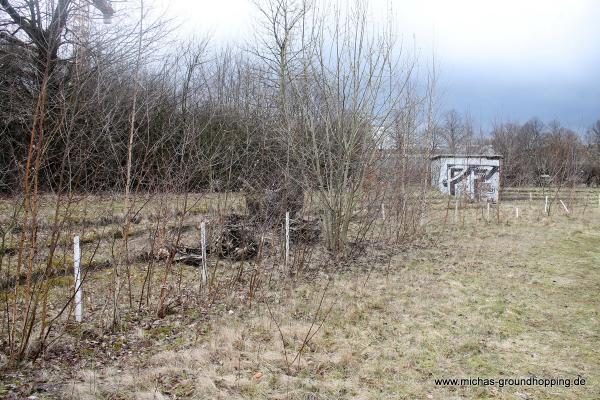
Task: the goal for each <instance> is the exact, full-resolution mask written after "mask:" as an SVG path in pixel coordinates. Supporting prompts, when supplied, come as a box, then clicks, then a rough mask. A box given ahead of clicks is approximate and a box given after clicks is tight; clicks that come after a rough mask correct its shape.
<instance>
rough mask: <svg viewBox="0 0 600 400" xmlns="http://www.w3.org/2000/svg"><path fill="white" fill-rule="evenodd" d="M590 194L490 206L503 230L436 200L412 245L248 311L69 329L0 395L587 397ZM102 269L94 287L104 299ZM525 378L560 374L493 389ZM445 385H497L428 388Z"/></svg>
mask: <svg viewBox="0 0 600 400" xmlns="http://www.w3.org/2000/svg"><path fill="white" fill-rule="evenodd" d="M594 196H596V194H595V193H592V195H590V199H591V200H590V202H589V204H587V203H584V202H578V203H575V202H570V203H568V207H570V210H569V213H568V214H567V213H566V211H564V210H563V209H562V206H560V205H558V206H557V205H556V204H555V205H554V206H553V207H554V208H553V209H552V214H551V216H550V217H547V216H545V215H544V214H543V202H542V201H540V200H538V199H535V201H533V202H529V201H527V200H520V201H510V202H503V203H502V205H501V210H500V214H499V215H500V222H498V214H496V212H495V211H496V210H495V209H494V208H492V210H491V214H490V217H488V216H487V214H486V213H487V210H486V208H484V207H475V206H471V207H468V208H465V209H460V210H459V211H458V213H457V214H456V215H454V212H455V211H454V208H453V207H452V206H451V207H450V209H449V210H448V211H446V207H445V204H444V201H442V200H440V201H438V204H437V206H436V207H435V210H434V211H433V212H432V213H431V214H430V216H429V220H428V222H427V224H426V232H425V233H424V234H423V235H421V236H420V237H419V238H418V239H417V240H416V241H414V242H411V243H409V244H401V245H390V244H386V245H381V246H374V248H372V249H369V250H368V251H367V252H366V253H365V254H364V255H363V256H362V257H361V258H360V259H358V260H357V262H355V263H352V264H351V265H349V266H348V267H344V268H337V270H336V271H335V272H332V271H326V270H322V271H319V270H318V269H316V270H313V271H311V273H308V274H306V276H304V277H302V278H301V279H287V280H284V284H281V285H277V286H274V287H271V288H269V289H268V290H264V291H263V292H261V294H260V297H259V298H257V299H256V300H255V301H253V302H252V303H249V302H248V301H246V300H245V297H244V296H245V295H241V294H239V295H235V294H231V295H228V296H227V297H225V298H220V299H219V302H218V304H215V305H214V306H213V307H212V308H211V310H210V312H205V310H201V309H195V308H183V309H180V310H178V312H176V313H173V314H171V315H168V316H167V317H165V318H164V319H160V320H157V319H155V318H153V317H152V316H151V315H148V316H146V317H143V318H142V320H140V321H131V329H129V330H127V329H124V330H123V331H122V332H120V333H113V334H107V333H105V334H99V333H97V331H96V330H94V329H93V327H92V326H90V325H89V324H87V325H86V324H84V325H83V326H81V327H80V326H70V327H69V328H68V329H67V332H65V338H66V339H68V340H66V344H64V345H63V346H62V347H60V346H57V347H56V348H54V349H53V350H52V352H51V354H49V355H48V356H47V357H46V358H44V359H43V360H41V361H40V362H39V364H38V365H36V366H35V367H34V366H32V367H31V368H32V369H35V373H33V372H32V371H31V370H30V371H29V372H27V373H25V372H23V373H14V374H11V375H10V376H6V377H5V379H4V381H3V383H2V385H3V386H0V394H2V393H3V392H4V393H8V392H9V391H10V390H12V389H14V387H15V386H18V385H27V384H30V385H31V391H30V393H31V394H35V395H36V396H37V397H38V398H39V399H43V398H72V399H172V398H178V399H179V398H181V399H213V398H214V399H230V398H240V399H242V398H244V399H265V398H269V399H398V398H403V399H463V398H464V399H471V398H497V399H515V398H516V399H557V398H560V399H595V398H599V397H600V362H599V360H600V296H599V294H600V209H599V208H598V205H597V204H594V203H593V199H594ZM516 207H518V208H519V219H517V218H516V210H515V208H516ZM186 268H188V267H186ZM196 271H197V270H195V269H192V268H190V269H189V271H188V272H186V274H184V275H183V276H184V277H185V280H190V281H191V280H193V279H194V276H195V274H196V273H197V272H196ZM103 274H105V272H99V273H98V274H97V275H98V276H97V277H96V278H94V279H97V287H96V288H95V289H94V291H97V292H101V291H102V290H106V289H105V287H104V286H102V285H107V284H108V283H107V282H106V281H103V280H102V276H103ZM184 284H185V282H184ZM231 293H234V292H231ZM93 295H94V294H93V293H92V294H91V296H93ZM70 367H72V369H71V368H70ZM32 376H33V377H34V378H31V377H32ZM527 377H536V378H538V379H550V378H555V379H563V381H562V382H561V384H557V385H556V386H553V387H548V386H543V385H533V386H528V385H510V384H508V383H506V384H505V385H501V382H500V380H501V379H508V378H527ZM578 377H581V378H583V379H585V385H581V384H580V385H575V383H574V382H575V380H576V379H577V378H578ZM445 378H459V379H460V378H470V379H477V378H481V379H494V380H495V384H494V385H491V384H489V385H483V384H482V385H470V386H469V385H440V384H436V379H445ZM566 379H568V380H569V381H568V382H567V381H566ZM32 381H33V383H32ZM36 382H37V383H36ZM488 383H489V382H488ZM501 386H503V387H501ZM566 386H569V387H566ZM42 389H43V390H42ZM23 393H25V392H23ZM27 394H29V393H27Z"/></svg>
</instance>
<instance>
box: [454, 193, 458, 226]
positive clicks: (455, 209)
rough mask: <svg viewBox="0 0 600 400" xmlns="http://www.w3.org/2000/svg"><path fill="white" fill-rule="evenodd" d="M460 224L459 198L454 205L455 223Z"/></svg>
mask: <svg viewBox="0 0 600 400" xmlns="http://www.w3.org/2000/svg"><path fill="white" fill-rule="evenodd" d="M457 222H458V197H457V198H456V202H455V203H454V223H457Z"/></svg>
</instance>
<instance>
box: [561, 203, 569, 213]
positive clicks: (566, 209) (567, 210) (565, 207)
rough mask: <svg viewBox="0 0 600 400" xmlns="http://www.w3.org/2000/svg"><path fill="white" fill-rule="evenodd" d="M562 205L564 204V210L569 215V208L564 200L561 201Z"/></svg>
mask: <svg viewBox="0 0 600 400" xmlns="http://www.w3.org/2000/svg"><path fill="white" fill-rule="evenodd" d="M559 201H560V204H562V206H563V208H564V209H565V211H566V212H567V214H569V209H568V208H567V206H566V205H565V203H563V201H562V200H559Z"/></svg>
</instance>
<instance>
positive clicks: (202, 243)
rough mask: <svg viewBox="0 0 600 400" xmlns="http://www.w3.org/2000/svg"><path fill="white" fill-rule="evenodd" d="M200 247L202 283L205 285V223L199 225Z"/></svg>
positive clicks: (206, 271)
mask: <svg viewBox="0 0 600 400" xmlns="http://www.w3.org/2000/svg"><path fill="white" fill-rule="evenodd" d="M200 246H201V248H202V283H203V284H206V280H207V279H208V267H207V265H206V222H204V221H202V222H201V223H200Z"/></svg>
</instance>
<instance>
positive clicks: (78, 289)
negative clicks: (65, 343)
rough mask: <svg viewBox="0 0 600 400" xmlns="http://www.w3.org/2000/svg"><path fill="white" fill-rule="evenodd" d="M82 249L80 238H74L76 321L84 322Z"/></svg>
mask: <svg viewBox="0 0 600 400" xmlns="http://www.w3.org/2000/svg"><path fill="white" fill-rule="evenodd" d="M80 266H81V249H80V248H79V236H75V237H74V238H73V272H74V273H75V321H77V322H81V321H82V320H83V312H82V307H81V292H82V288H81V268H80Z"/></svg>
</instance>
